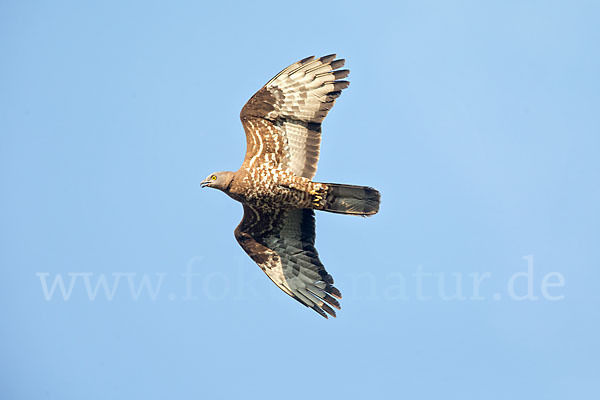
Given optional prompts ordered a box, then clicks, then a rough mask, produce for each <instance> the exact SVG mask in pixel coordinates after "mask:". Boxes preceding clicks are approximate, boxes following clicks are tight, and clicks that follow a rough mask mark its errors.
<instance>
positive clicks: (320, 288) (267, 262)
mask: <svg viewBox="0 0 600 400" xmlns="http://www.w3.org/2000/svg"><path fill="white" fill-rule="evenodd" d="M235 238H236V239H237V241H238V243H239V244H240V246H242V248H243V249H244V250H245V251H246V253H248V255H249V256H250V257H251V258H252V259H253V260H254V262H256V263H257V264H258V265H259V266H260V268H261V269H262V270H263V271H264V272H265V273H266V274H267V276H268V277H269V278H271V280H272V281H273V282H274V283H275V284H276V285H277V286H279V288H280V289H281V290H283V291H284V292H286V293H287V294H289V295H290V296H292V297H293V298H294V299H296V300H298V301H299V302H300V303H302V304H304V305H305V306H307V307H310V308H312V309H313V310H315V311H316V312H318V313H319V314H320V315H322V316H323V317H325V318H327V314H329V315H331V316H333V317H335V311H334V310H333V309H332V308H331V307H330V306H329V305H331V306H333V307H335V308H337V309H338V310H339V309H340V304H339V302H338V301H337V300H336V299H335V298H334V297H337V298H338V299H341V298H342V295H341V293H340V291H339V290H338V289H336V288H335V287H334V286H333V278H332V277H331V275H329V274H328V273H327V271H326V270H325V267H324V266H323V264H322V263H321V261H320V260H319V255H318V253H317V250H316V249H315V214H314V211H313V210H308V209H296V210H257V209H254V208H251V207H250V206H248V205H244V218H243V219H242V221H241V222H240V224H239V225H238V227H237V228H236V229H235ZM327 303H328V304H329V305H328V304H327Z"/></svg>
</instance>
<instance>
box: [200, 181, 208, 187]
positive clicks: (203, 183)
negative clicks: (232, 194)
mask: <svg viewBox="0 0 600 400" xmlns="http://www.w3.org/2000/svg"><path fill="white" fill-rule="evenodd" d="M209 183H210V182H209V181H208V180H203V181H202V182H200V187H207V186H208V184H209Z"/></svg>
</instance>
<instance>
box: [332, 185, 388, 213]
mask: <svg viewBox="0 0 600 400" xmlns="http://www.w3.org/2000/svg"><path fill="white" fill-rule="evenodd" d="M325 185H327V192H326V194H325V197H324V200H325V201H324V204H323V206H322V208H320V209H321V210H323V211H328V212H332V213H338V214H350V215H362V216H370V215H374V214H377V212H378V211H379V202H380V199H381V195H380V194H379V192H378V191H377V190H376V189H373V188H372V187H368V186H354V185H343V184H339V183H326V184H325Z"/></svg>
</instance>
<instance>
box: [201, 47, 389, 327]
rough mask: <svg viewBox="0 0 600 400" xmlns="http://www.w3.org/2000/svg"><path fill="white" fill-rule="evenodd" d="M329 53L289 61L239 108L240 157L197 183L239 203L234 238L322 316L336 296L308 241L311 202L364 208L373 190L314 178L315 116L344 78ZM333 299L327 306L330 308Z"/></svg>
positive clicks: (372, 202) (375, 200)
mask: <svg viewBox="0 0 600 400" xmlns="http://www.w3.org/2000/svg"><path fill="white" fill-rule="evenodd" d="M343 65H344V60H336V59H335V54H332V55H328V56H325V57H321V58H317V59H315V58H314V57H308V58H305V59H303V60H301V61H298V62H297V63H294V64H292V65H290V66H289V67H287V68H286V69H284V70H283V71H281V72H280V73H279V74H277V75H276V76H275V77H274V78H273V79H271V80H270V81H269V82H267V84H266V85H265V86H263V87H262V88H261V89H260V90H259V91H258V92H256V94H255V95H254V96H252V98H251V99H250V100H248V102H247V103H246V105H245V106H244V107H243V108H242V112H241V113H240V118H241V120H242V125H243V126H244V131H245V132H246V157H245V158H244V162H243V163H242V166H241V167H240V168H239V169H238V170H237V171H236V172H231V171H225V172H217V173H213V174H211V175H209V176H208V178H206V179H205V180H204V181H202V186H203V187H204V186H206V187H212V188H215V189H219V190H221V191H223V192H225V193H226V194H228V195H229V196H230V197H232V198H233V199H235V200H237V201H239V202H241V203H242V204H243V206H244V217H243V218H242V221H241V222H240V224H239V225H238V227H237V228H236V229H235V238H236V239H237V241H238V243H239V244H240V245H241V246H242V248H243V249H244V250H245V251H246V253H248V255H249V256H250V257H251V258H252V260H254V262H256V263H257V264H258V265H259V266H260V267H261V269H262V270H263V271H264V272H265V273H266V274H267V276H268V277H269V278H270V279H271V280H272V281H273V282H274V283H275V284H276V285H277V286H278V287H279V288H280V289H281V290H283V291H284V292H285V293H287V294H289V295H290V296H291V297H293V298H294V299H296V300H298V301H299V302H300V303H302V304H304V305H305V306H307V307H310V308H312V309H313V310H315V311H316V312H318V313H319V314H320V315H322V316H323V317H325V318H327V315H328V314H329V315H331V316H334V317H335V311H334V310H333V308H337V309H340V305H339V302H338V301H337V299H340V298H341V297H342V295H341V293H340V291H339V290H338V289H337V288H335V287H334V286H333V278H332V277H331V275H329V273H327V271H326V270H325V267H324V266H323V264H322V263H321V261H320V260H319V255H318V253H317V250H316V249H315V213H314V210H322V211H329V212H334V213H340V214H352V215H362V216H370V215H373V214H376V213H377V211H379V199H380V195H379V192H378V191H377V190H375V189H373V188H370V187H366V186H353V185H342V184H335V183H319V182H313V181H312V178H313V177H314V176H315V173H316V171H317V163H318V161H319V148H320V144H321V123H322V122H323V119H324V118H325V117H326V116H327V113H328V112H329V110H331V108H332V107H333V104H334V103H335V99H336V98H338V97H339V96H340V94H341V93H342V90H343V89H345V88H347V87H348V85H349V82H347V81H344V80H341V79H343V78H345V77H346V76H348V74H349V73H350V71H348V70H345V69H344V70H340V69H339V68H341V67H342V66H343ZM332 307H333V308H332Z"/></svg>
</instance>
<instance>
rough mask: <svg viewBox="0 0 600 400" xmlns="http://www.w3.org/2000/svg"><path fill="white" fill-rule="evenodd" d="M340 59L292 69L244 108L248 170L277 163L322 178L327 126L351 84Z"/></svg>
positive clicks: (325, 59) (309, 62)
mask: <svg viewBox="0 0 600 400" xmlns="http://www.w3.org/2000/svg"><path fill="white" fill-rule="evenodd" d="M344 62H345V60H343V59H342V60H336V59H335V54H331V55H328V56H324V57H321V58H318V59H315V58H314V57H308V58H305V59H303V60H301V61H298V62H297V63H295V64H292V65H290V66H289V67H287V68H286V69H284V70H283V71H281V72H280V73H279V74H277V75H276V76H275V77H274V78H273V79H271V80H270V81H269V82H268V83H267V84H266V85H265V86H263V87H262V88H261V89H260V90H259V91H258V92H256V94H255V95H254V96H252V98H251V99H250V100H248V102H247V103H246V105H245V106H244V108H242V112H241V113H240V118H241V120H242V124H243V126H244V130H245V131H246V144H247V147H246V158H245V160H244V164H245V165H246V167H253V166H254V165H255V164H256V163H267V162H271V161H273V160H274V161H275V162H276V164H277V166H278V167H279V166H280V167H283V168H284V169H289V170H291V171H292V172H293V173H294V174H295V175H297V176H303V177H305V178H309V179H312V178H313V177H314V176H315V173H316V172H317V163H318V161H319V149H320V145H321V123H322V122H323V119H324V118H325V117H326V116H327V113H328V112H329V110H331V108H332V107H333V104H334V103H335V99H336V98H338V97H339V96H340V94H341V93H342V90H343V89H345V88H347V87H348V85H349V84H350V83H349V82H347V81H343V80H339V79H343V78H345V77H346V76H348V74H349V73H350V71H349V70H345V69H344V70H340V69H339V68H341V67H342V66H343V65H344Z"/></svg>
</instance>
